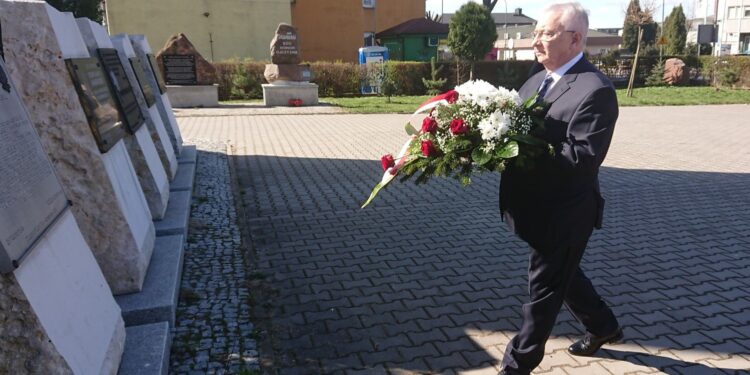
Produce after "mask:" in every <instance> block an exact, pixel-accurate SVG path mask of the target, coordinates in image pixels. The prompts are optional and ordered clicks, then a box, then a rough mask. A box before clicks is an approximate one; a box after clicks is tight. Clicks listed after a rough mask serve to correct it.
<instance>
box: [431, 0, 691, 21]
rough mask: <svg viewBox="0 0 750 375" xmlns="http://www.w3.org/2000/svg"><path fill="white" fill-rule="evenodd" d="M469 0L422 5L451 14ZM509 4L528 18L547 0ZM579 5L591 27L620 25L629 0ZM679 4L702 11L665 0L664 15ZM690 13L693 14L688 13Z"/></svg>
mask: <svg viewBox="0 0 750 375" xmlns="http://www.w3.org/2000/svg"><path fill="white" fill-rule="evenodd" d="M468 1H475V2H477V3H482V1H481V0H426V2H425V5H426V7H427V10H428V11H431V12H433V13H438V14H439V13H440V7H441V3H442V6H443V10H444V12H445V13H453V12H455V11H456V10H458V8H460V7H461V5H463V4H465V3H466V2H468ZM506 1H507V4H508V12H513V9H515V8H522V9H523V13H524V14H525V15H527V16H529V17H531V18H534V19H538V18H539V15H540V14H541V12H542V10H543V9H544V7H545V6H546V5H547V4H550V3H551V2H550V1H538V0H506ZM579 2H580V3H581V5H583V7H584V8H586V9H587V10H588V11H589V23H590V24H591V27H592V28H603V27H622V23H623V19H624V18H625V9H626V8H627V7H628V3H629V2H630V1H629V0H579ZM651 2H652V3H653V4H655V7H656V14H655V16H654V18H655V19H656V20H657V21H661V10H662V0H652V1H651ZM640 3H641V6H643V5H644V4H647V3H648V0H645V1H644V0H640ZM680 3H682V4H683V5H682V7H683V9H684V10H685V13H686V14H685V15H686V16H688V18H690V17H691V15H694V16H695V17H702V16H703V13H704V12H703V11H702V10H700V11H699V10H693V8H695V6H694V5H693V4H694V3H695V2H694V1H691V0H682V1H681V0H664V4H665V5H664V9H665V13H664V16H665V17H666V16H667V15H669V12H671V11H672V8H673V7H674V6H676V5H678V4H680ZM505 4H506V2H504V1H502V0H500V1H498V2H497V5H496V6H495V10H494V11H495V12H500V13H502V12H505ZM691 13H692V14H691Z"/></svg>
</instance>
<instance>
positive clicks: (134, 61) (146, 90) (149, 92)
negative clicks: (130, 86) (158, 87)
mask: <svg viewBox="0 0 750 375" xmlns="http://www.w3.org/2000/svg"><path fill="white" fill-rule="evenodd" d="M130 66H132V67H133V72H134V73H135V78H136V79H138V85H139V86H140V87H141V91H142V92H143V97H144V98H146V105H147V106H148V107H149V108H151V106H153V105H154V103H156V98H155V97H154V89H153V87H151V84H150V83H149V82H148V80H147V79H146V72H144V71H143V65H141V59H139V58H137V57H131V58H130Z"/></svg>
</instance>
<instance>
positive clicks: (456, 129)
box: [451, 118, 469, 135]
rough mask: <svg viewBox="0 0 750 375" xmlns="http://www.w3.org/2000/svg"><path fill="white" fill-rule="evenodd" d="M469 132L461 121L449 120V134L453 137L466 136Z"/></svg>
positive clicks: (456, 119)
mask: <svg viewBox="0 0 750 375" xmlns="http://www.w3.org/2000/svg"><path fill="white" fill-rule="evenodd" d="M468 132H469V127H468V126H467V125H466V123H465V122H464V120H463V119H460V118H454V119H453V120H451V133H453V135H459V134H466V133H468Z"/></svg>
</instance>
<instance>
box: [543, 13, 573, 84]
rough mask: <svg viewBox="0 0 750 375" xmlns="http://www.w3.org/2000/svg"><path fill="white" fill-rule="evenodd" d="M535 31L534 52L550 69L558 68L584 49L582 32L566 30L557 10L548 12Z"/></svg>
mask: <svg viewBox="0 0 750 375" xmlns="http://www.w3.org/2000/svg"><path fill="white" fill-rule="evenodd" d="M534 33H535V36H534V41H533V44H532V45H533V47H534V54H535V55H536V58H537V60H538V61H539V63H541V64H542V65H544V67H545V68H546V69H547V70H548V71H554V70H557V69H558V68H559V67H561V66H563V64H565V63H566V62H568V61H570V59H572V58H573V57H574V56H575V55H577V54H578V52H581V50H582V48H581V38H582V37H581V34H580V33H578V32H575V31H571V30H566V29H565V26H563V25H562V24H561V23H560V15H559V14H557V13H555V12H548V13H546V14H545V15H544V17H543V18H542V19H541V20H540V22H539V23H538V24H537V27H536V29H535V30H534Z"/></svg>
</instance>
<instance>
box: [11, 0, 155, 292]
mask: <svg viewBox="0 0 750 375" xmlns="http://www.w3.org/2000/svg"><path fill="white" fill-rule="evenodd" d="M72 17H73V16H72V15H71V14H69V13H68V14H66V13H60V12H58V11H56V10H55V9H54V8H52V7H51V6H49V5H47V4H46V3H44V2H27V1H0V23H2V27H3V32H2V38H3V49H4V52H5V57H6V59H7V60H6V68H7V73H8V76H9V78H10V79H12V80H13V82H14V83H15V84H16V88H17V90H18V93H19V94H20V96H21V99H22V100H23V102H24V104H25V105H26V107H27V109H28V113H29V117H30V120H31V123H32V124H33V125H34V127H35V128H36V130H37V133H38V134H39V137H40V139H41V141H42V146H43V147H44V149H45V150H46V151H47V154H48V156H49V158H50V160H51V161H52V164H53V166H54V167H55V172H56V173H57V176H58V177H59V178H60V181H61V182H62V185H63V189H64V191H65V195H66V196H67V197H68V198H69V199H70V200H71V201H72V202H73V205H72V211H73V215H74V216H75V219H76V222H77V223H78V225H79V227H80V229H81V232H82V234H83V236H84V238H85V239H86V243H88V244H90V247H91V251H92V252H93V253H94V257H95V258H96V260H97V263H98V264H99V267H100V268H101V270H102V273H103V274H104V277H105V278H106V280H107V283H108V284H109V286H110V288H111V289H112V291H113V292H115V293H126V292H132V291H136V290H139V289H140V286H141V282H142V281H143V278H142V275H144V274H145V270H146V264H147V263H145V260H146V259H148V256H150V253H148V250H146V248H147V247H148V244H147V243H146V239H147V238H148V237H147V235H148V232H149V231H148V228H143V226H150V225H151V223H150V221H151V220H149V218H150V214H147V212H146V211H147V210H148V206H147V203H146V202H145V198H143V201H142V203H143V206H144V209H145V211H144V212H143V214H144V215H143V216H144V218H145V221H136V222H131V221H130V220H129V216H127V215H129V213H126V212H124V211H123V207H128V208H129V211H136V210H140V209H141V207H139V206H140V204H141V202H140V201H139V199H135V200H134V201H135V204H136V205H132V204H130V205H127V206H126V205H125V204H122V202H124V200H123V195H122V194H120V192H122V191H125V188H127V192H128V194H130V193H133V194H135V195H137V194H140V195H141V196H142V195H143V193H142V192H141V190H140V186H138V185H137V184H138V180H137V177H135V176H134V173H135V172H133V176H130V169H132V165H131V163H130V161H129V160H128V159H127V155H125V159H124V160H122V163H115V164H116V165H122V166H127V167H128V168H130V169H128V170H120V172H119V174H120V175H122V176H121V178H117V179H113V178H111V176H110V174H109V170H108V166H107V164H108V163H109V162H108V161H105V157H104V156H102V154H101V152H100V151H99V148H98V147H97V144H96V141H95V140H94V137H93V135H92V133H91V129H90V128H89V124H88V120H87V119H86V116H85V114H84V111H83V109H82V108H81V103H80V100H79V98H78V95H77V93H76V91H75V89H74V87H73V83H72V81H71V78H70V73H69V72H68V69H67V66H66V64H65V61H64V59H66V58H80V57H88V51H87V49H86V45H85V42H84V41H83V39H82V37H81V35H80V32H79V30H78V27H77V26H76V24H75V19H73V18H72ZM119 143H121V142H119ZM119 143H118V144H119ZM115 148H117V147H115ZM112 152H117V150H115V151H112V150H110V151H109V152H108V154H110V153H112ZM105 155H106V154H105ZM111 158H112V157H110V159H111ZM131 177H132V180H129V179H130V178H131ZM132 181H134V182H135V184H132V183H131V182H132ZM115 185H120V187H123V188H120V187H117V186H115ZM121 204H122V205H121ZM130 208H132V210H131V209H130ZM103 213H106V214H103ZM136 213H137V214H139V215H140V212H136ZM141 224H143V225H141ZM134 226H139V227H140V229H138V230H141V229H143V230H142V231H141V232H139V234H140V236H139V235H136V234H135V232H134V230H135V229H133V227H134ZM151 231H152V232H153V228H151ZM144 246H145V247H144Z"/></svg>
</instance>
